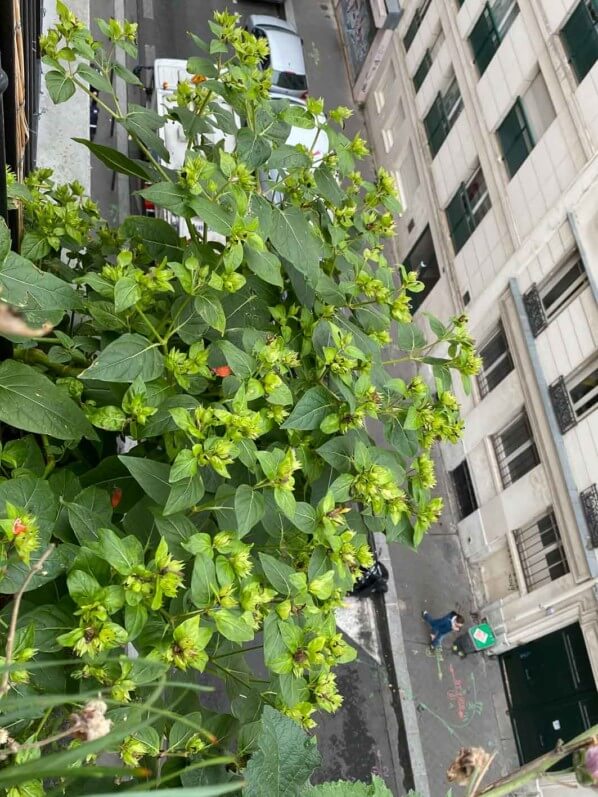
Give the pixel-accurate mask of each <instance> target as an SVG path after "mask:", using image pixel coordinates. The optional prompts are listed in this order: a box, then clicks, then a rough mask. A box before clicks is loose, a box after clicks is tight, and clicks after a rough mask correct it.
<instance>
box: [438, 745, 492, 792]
mask: <svg viewBox="0 0 598 797" xmlns="http://www.w3.org/2000/svg"><path fill="white" fill-rule="evenodd" d="M489 760H490V753H487V752H486V751H485V750H484V749H483V748H482V747H462V748H461V749H460V750H459V755H458V756H457V758H455V760H454V761H453V763H452V764H451V765H450V766H449V768H448V769H447V771H446V777H447V780H448V781H449V782H450V783H457V784H458V785H459V786H467V784H468V783H469V781H470V780H471V778H472V775H473V773H474V772H475V771H476V770H477V771H478V772H479V771H480V770H481V769H483V768H484V767H485V766H486V765H487V764H488V762H489Z"/></svg>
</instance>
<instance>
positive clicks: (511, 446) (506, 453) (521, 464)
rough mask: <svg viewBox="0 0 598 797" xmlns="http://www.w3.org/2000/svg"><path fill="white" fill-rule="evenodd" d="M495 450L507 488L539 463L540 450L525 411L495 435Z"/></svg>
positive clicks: (504, 485)
mask: <svg viewBox="0 0 598 797" xmlns="http://www.w3.org/2000/svg"><path fill="white" fill-rule="evenodd" d="M494 450H495V452H496V459H497V461H498V469H499V471H500V477H501V479H502V483H503V487H505V488H506V487H508V486H509V485H510V484H513V482H516V481H517V479H520V478H521V477H522V476H524V475H525V474H526V473H527V472H528V471H530V470H531V469H532V468H535V467H536V465H538V464H539V462H540V459H539V457H538V451H537V449H536V444H535V443H534V438H533V437H532V430H531V428H530V425H529V421H528V419H527V415H526V414H525V413H522V414H521V415H519V416H518V417H517V418H516V419H515V420H514V421H513V422H512V423H511V424H510V425H509V426H507V428H506V429H504V430H503V431H502V432H499V434H497V435H494Z"/></svg>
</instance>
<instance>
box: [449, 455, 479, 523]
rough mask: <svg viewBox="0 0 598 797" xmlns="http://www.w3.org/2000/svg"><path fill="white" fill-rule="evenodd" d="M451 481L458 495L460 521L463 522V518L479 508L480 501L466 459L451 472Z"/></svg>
mask: <svg viewBox="0 0 598 797" xmlns="http://www.w3.org/2000/svg"><path fill="white" fill-rule="evenodd" d="M451 480H452V482H453V487H454V488H455V493H456V495H457V504H458V505H459V520H463V518H465V517H467V515H471V513H472V512H473V511H474V510H476V509H477V508H478V501H477V498H476V494H475V490H474V488H473V482H472V481H471V474H470V473H469V465H468V464H467V460H466V459H464V460H463V462H462V463H461V464H460V465H457V467H456V468H455V470H452V471H451Z"/></svg>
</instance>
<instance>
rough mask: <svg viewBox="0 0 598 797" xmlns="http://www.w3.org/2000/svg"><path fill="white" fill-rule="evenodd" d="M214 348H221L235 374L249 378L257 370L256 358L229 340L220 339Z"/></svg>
mask: <svg viewBox="0 0 598 797" xmlns="http://www.w3.org/2000/svg"><path fill="white" fill-rule="evenodd" d="M214 348H217V349H219V350H220V351H221V352H222V354H224V358H225V360H226V362H227V364H228V365H229V366H230V368H231V370H232V372H233V374H235V376H238V377H239V378H240V379H247V378H248V377H250V376H251V375H252V373H253V372H254V370H255V360H254V359H253V357H252V356H251V355H250V354H246V353H245V352H244V351H243V350H242V349H239V348H237V346H235V345H234V344H233V343H231V342H230V341H229V340H219V341H217V342H216V343H215V344H214Z"/></svg>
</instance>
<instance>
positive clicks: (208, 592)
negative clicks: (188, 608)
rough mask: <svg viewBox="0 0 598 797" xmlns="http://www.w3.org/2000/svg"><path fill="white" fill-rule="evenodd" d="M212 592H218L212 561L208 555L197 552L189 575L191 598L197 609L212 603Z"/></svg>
mask: <svg viewBox="0 0 598 797" xmlns="http://www.w3.org/2000/svg"><path fill="white" fill-rule="evenodd" d="M214 593H216V594H217V593H218V582H217V580H216V567H215V565H214V562H213V561H212V559H211V558H210V557H209V556H206V555H204V554H198V555H197V556H196V557H195V564H194V565H193V574H192V576H191V600H192V601H193V604H194V605H195V606H197V608H198V609H206V608H208V607H209V606H212V604H213V603H214Z"/></svg>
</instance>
